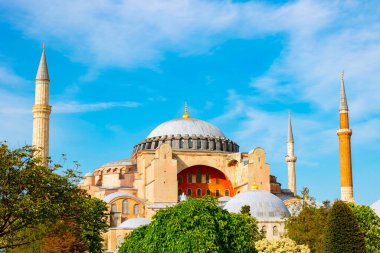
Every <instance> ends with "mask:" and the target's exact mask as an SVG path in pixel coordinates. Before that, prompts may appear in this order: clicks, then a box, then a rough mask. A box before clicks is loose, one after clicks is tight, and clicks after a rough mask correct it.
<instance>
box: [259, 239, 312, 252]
mask: <svg viewBox="0 0 380 253" xmlns="http://www.w3.org/2000/svg"><path fill="white" fill-rule="evenodd" d="M255 247H256V249H257V251H258V253H310V249H309V247H307V246H306V245H297V244H296V242H295V241H293V240H291V239H289V238H281V239H275V240H268V239H262V240H260V241H257V242H256V243H255Z"/></svg>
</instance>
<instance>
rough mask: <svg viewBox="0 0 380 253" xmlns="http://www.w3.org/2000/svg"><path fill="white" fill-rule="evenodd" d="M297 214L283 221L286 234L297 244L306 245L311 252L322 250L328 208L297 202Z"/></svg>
mask: <svg viewBox="0 0 380 253" xmlns="http://www.w3.org/2000/svg"><path fill="white" fill-rule="evenodd" d="M299 208H300V210H299V214H298V215H293V216H291V217H289V218H288V220H287V221H286V223H285V226H286V229H287V236H288V237H289V238H290V239H292V240H294V241H295V242H296V243H298V244H305V245H307V246H308V247H309V248H310V250H311V252H323V250H322V248H323V232H324V230H325V228H326V221H327V216H328V213H329V210H328V209H327V208H326V207H319V208H318V207H316V205H315V204H313V203H312V204H308V202H303V203H300V204H299Z"/></svg>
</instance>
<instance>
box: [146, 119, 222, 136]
mask: <svg viewBox="0 0 380 253" xmlns="http://www.w3.org/2000/svg"><path fill="white" fill-rule="evenodd" d="M177 134H178V135H189V136H191V135H203V136H213V137H223V138H225V136H224V134H223V133H222V131H220V130H219V129H218V128H217V127H216V126H214V125H212V124H210V123H208V122H206V121H203V120H199V119H193V118H187V119H184V118H179V119H173V120H169V121H166V122H164V123H162V124H161V125H159V126H157V127H156V128H155V129H154V130H153V131H152V132H150V134H149V135H148V137H147V138H152V137H159V136H165V135H177Z"/></svg>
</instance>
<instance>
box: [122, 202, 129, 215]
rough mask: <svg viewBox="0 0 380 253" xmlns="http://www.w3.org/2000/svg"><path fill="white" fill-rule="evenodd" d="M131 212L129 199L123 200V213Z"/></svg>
mask: <svg viewBox="0 0 380 253" xmlns="http://www.w3.org/2000/svg"><path fill="white" fill-rule="evenodd" d="M127 213H129V203H128V200H123V214H127Z"/></svg>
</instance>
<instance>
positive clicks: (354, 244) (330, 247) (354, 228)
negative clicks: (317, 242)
mask: <svg viewBox="0 0 380 253" xmlns="http://www.w3.org/2000/svg"><path fill="white" fill-rule="evenodd" d="M324 252H326V253H341V252H350V253H363V252H366V248H365V241H364V235H363V233H362V232H361V231H360V228H359V224H358V221H357V220H356V218H355V216H354V213H353V212H352V210H351V208H350V207H349V206H348V205H347V204H346V203H344V202H343V201H336V202H335V203H334V205H333V207H332V209H331V211H330V213H329V216H328V219H327V228H326V231H325V236H324Z"/></svg>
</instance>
